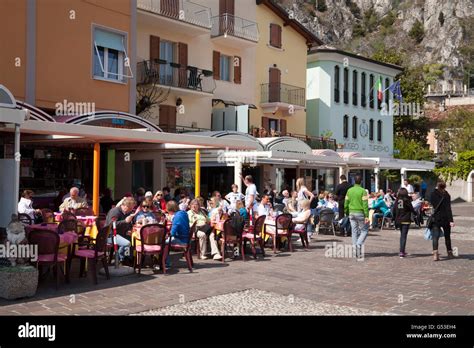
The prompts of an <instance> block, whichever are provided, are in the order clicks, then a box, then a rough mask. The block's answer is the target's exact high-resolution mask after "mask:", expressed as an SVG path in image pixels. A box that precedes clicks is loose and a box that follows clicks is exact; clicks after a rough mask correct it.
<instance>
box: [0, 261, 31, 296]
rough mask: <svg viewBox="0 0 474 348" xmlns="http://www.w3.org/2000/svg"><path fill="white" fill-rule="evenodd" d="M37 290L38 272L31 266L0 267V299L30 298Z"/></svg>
mask: <svg viewBox="0 0 474 348" xmlns="http://www.w3.org/2000/svg"><path fill="white" fill-rule="evenodd" d="M37 288H38V270H37V269H36V268H35V267H33V266H24V265H18V266H14V267H0V297H1V298H4V299H7V300H16V299H19V298H22V297H32V296H34V295H35V294H36V289H37Z"/></svg>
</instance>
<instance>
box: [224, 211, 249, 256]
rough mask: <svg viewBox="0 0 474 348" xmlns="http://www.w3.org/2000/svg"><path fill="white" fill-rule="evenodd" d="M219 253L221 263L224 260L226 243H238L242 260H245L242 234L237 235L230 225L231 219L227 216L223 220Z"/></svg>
mask: <svg viewBox="0 0 474 348" xmlns="http://www.w3.org/2000/svg"><path fill="white" fill-rule="evenodd" d="M220 242H221V254H222V263H224V261H225V251H226V246H227V245H232V246H234V245H236V244H237V245H238V246H239V249H240V250H241V254H242V260H244V261H245V250H244V245H243V243H242V236H241V235H238V234H237V233H236V231H235V229H234V227H233V226H232V219H230V218H227V219H226V220H225V221H224V232H223V235H222V237H221V240H220Z"/></svg>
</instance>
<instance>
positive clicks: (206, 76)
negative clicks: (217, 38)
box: [137, 59, 216, 93]
mask: <svg viewBox="0 0 474 348" xmlns="http://www.w3.org/2000/svg"><path fill="white" fill-rule="evenodd" d="M137 84H139V85H140V84H157V85H162V86H169V87H178V88H185V89H191V90H195V91H201V92H206V93H213V92H214V90H215V89H216V82H215V81H214V79H213V77H212V71H210V70H206V69H200V68H197V67H195V66H189V65H188V66H182V65H181V64H177V63H169V62H167V61H165V60H161V59H156V60H153V61H151V60H146V61H142V62H139V63H138V64H137Z"/></svg>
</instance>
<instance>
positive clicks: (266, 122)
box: [262, 117, 270, 132]
mask: <svg viewBox="0 0 474 348" xmlns="http://www.w3.org/2000/svg"><path fill="white" fill-rule="evenodd" d="M262 127H263V128H265V130H266V131H267V132H269V131H270V119H269V118H268V117H262Z"/></svg>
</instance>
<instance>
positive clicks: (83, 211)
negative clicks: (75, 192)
mask: <svg viewBox="0 0 474 348" xmlns="http://www.w3.org/2000/svg"><path fill="white" fill-rule="evenodd" d="M74 213H75V214H76V215H77V216H89V215H93V212H92V210H91V209H90V208H77V209H76V210H74Z"/></svg>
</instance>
